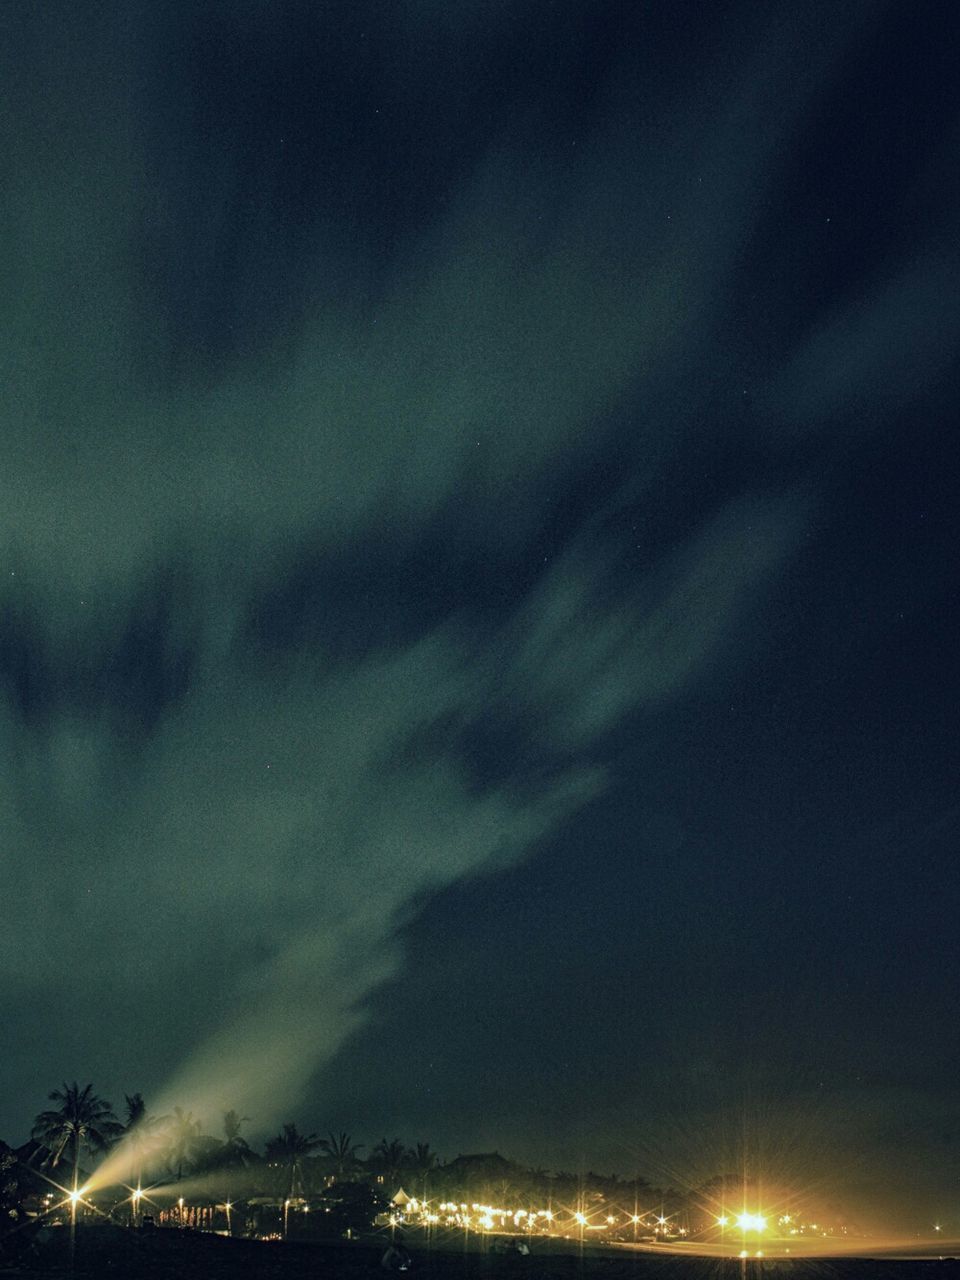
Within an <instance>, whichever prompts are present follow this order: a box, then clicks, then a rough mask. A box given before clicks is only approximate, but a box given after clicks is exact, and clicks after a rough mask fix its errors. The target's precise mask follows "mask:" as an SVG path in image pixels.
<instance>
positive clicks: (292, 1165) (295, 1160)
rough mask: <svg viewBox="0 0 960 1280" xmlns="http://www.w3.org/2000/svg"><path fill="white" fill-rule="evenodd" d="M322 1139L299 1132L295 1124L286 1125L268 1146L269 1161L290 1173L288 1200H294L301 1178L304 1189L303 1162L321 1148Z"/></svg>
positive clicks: (311, 1134) (312, 1134)
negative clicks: (311, 1153)
mask: <svg viewBox="0 0 960 1280" xmlns="http://www.w3.org/2000/svg"><path fill="white" fill-rule="evenodd" d="M320 1141H321V1140H320V1139H319V1138H318V1137H317V1135H316V1134H315V1133H309V1134H303V1133H300V1132H298V1130H297V1126H296V1125H295V1124H285V1125H284V1126H283V1128H282V1129H281V1130H280V1132H279V1133H278V1134H277V1136H276V1137H275V1138H271V1139H270V1141H269V1142H268V1143H267V1145H266V1156H267V1160H268V1161H269V1162H270V1163H271V1164H278V1165H280V1166H281V1167H283V1168H285V1169H289V1171H290V1181H289V1184H288V1191H287V1199H288V1200H292V1199H293V1198H294V1193H295V1191H296V1189H297V1179H298V1177H299V1180H300V1186H301V1189H302V1187H303V1160H304V1157H305V1156H308V1155H309V1154H310V1152H311V1151H316V1149H317V1147H319V1146H320Z"/></svg>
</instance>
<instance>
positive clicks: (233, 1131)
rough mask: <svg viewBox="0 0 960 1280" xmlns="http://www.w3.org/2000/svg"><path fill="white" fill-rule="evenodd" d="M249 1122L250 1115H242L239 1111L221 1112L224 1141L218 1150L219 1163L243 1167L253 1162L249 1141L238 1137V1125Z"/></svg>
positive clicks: (230, 1166)
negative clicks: (220, 1149) (221, 1147)
mask: <svg viewBox="0 0 960 1280" xmlns="http://www.w3.org/2000/svg"><path fill="white" fill-rule="evenodd" d="M249 1122H250V1117H249V1116H242V1115H241V1114H240V1112H239V1111H234V1110H232V1109H231V1110H230V1111H225V1112H224V1113H223V1136H224V1138H225V1139H226V1141H225V1142H224V1144H223V1149H222V1151H221V1152H220V1163H221V1164H222V1165H223V1166H224V1167H226V1168H235V1167H238V1166H239V1167H240V1168H243V1167H244V1166H245V1165H248V1164H251V1163H252V1162H253V1159H254V1154H253V1151H252V1150H251V1148H250V1144H249V1142H247V1140H246V1138H241V1137H240V1126H241V1125H244V1124H249Z"/></svg>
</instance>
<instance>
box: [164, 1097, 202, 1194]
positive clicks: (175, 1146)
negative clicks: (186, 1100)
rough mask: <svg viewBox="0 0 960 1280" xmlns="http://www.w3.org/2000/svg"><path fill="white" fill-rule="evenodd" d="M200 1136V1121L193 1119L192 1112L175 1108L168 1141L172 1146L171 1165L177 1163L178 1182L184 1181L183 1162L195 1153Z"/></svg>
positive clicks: (171, 1118)
mask: <svg viewBox="0 0 960 1280" xmlns="http://www.w3.org/2000/svg"><path fill="white" fill-rule="evenodd" d="M199 1136H200V1121H199V1120H195V1119H194V1118H193V1112H192V1111H184V1110H183V1109H182V1108H181V1107H174V1108H173V1115H172V1116H171V1117H170V1131H169V1134H168V1141H169V1145H170V1155H169V1158H170V1162H171V1165H172V1164H173V1163H176V1166H177V1181H178V1182H182V1181H183V1162H184V1160H185V1159H186V1158H187V1157H188V1156H189V1155H191V1154H192V1153H193V1151H194V1148H195V1147H196V1145H197V1139H198V1138H199Z"/></svg>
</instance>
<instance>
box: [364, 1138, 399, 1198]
mask: <svg viewBox="0 0 960 1280" xmlns="http://www.w3.org/2000/svg"><path fill="white" fill-rule="evenodd" d="M371 1159H372V1161H373V1164H374V1166H375V1167H376V1168H377V1169H379V1171H380V1172H381V1173H382V1174H383V1176H384V1178H386V1179H387V1180H388V1182H390V1183H391V1184H393V1183H396V1185H397V1186H399V1184H400V1175H401V1173H402V1171H403V1169H404V1168H405V1166H406V1164H407V1149H406V1147H405V1146H404V1145H403V1143H402V1142H401V1141H400V1139H399V1138H394V1139H393V1141H392V1142H388V1141H387V1139H386V1138H381V1139H380V1141H379V1142H378V1143H377V1145H376V1146H375V1147H374V1148H373V1152H372V1156H371ZM393 1189H394V1190H396V1186H395V1187H394V1188H393Z"/></svg>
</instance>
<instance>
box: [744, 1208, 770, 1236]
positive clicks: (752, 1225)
mask: <svg viewBox="0 0 960 1280" xmlns="http://www.w3.org/2000/svg"><path fill="white" fill-rule="evenodd" d="M737 1226H738V1227H739V1228H740V1230H741V1231H766V1229H767V1220H766V1218H764V1217H763V1216H762V1214H759V1213H747V1211H746V1210H744V1211H743V1213H740V1214H737Z"/></svg>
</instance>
